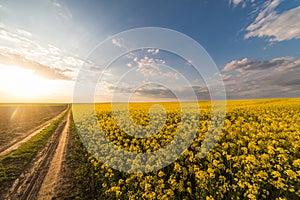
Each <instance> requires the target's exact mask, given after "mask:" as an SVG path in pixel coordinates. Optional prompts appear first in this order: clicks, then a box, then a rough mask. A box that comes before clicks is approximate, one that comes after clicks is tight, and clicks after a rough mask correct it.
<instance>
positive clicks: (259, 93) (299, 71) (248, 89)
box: [222, 56, 300, 98]
mask: <svg viewBox="0 0 300 200" xmlns="http://www.w3.org/2000/svg"><path fill="white" fill-rule="evenodd" d="M222 78H223V81H224V84H225V88H226V92H227V96H228V97H229V98H269V97H297V96H299V95H300V87H299V86H300V85H299V84H300V59H296V58H293V57H288V56H287V57H277V58H273V59H271V60H264V61H259V60H251V59H248V58H244V59H242V60H233V61H231V62H229V63H228V64H226V65H225V67H224V69H223V71H222Z"/></svg>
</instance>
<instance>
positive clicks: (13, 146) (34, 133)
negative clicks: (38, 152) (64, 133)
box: [0, 106, 69, 157]
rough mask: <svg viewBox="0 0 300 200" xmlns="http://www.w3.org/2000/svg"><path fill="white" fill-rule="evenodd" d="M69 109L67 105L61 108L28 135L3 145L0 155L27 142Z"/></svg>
mask: <svg viewBox="0 0 300 200" xmlns="http://www.w3.org/2000/svg"><path fill="white" fill-rule="evenodd" d="M68 109H69V106H68V107H67V108H66V109H65V110H63V111H62V112H61V113H59V114H58V115H56V116H55V117H53V118H52V119H50V120H48V121H46V122H45V123H43V124H42V125H40V126H39V127H38V129H37V130H35V131H33V132H32V133H30V134H29V135H27V136H26V137H25V138H23V139H20V140H19V141H15V142H12V143H11V144H9V145H7V146H6V147H5V149H1V150H0V157H1V156H4V155H7V154H9V153H10V152H12V151H13V150H16V149H17V148H19V147H20V146H21V145H22V144H23V143H25V142H27V141H28V140H30V139H31V138H32V137H33V136H35V135H36V134H38V133H39V132H41V131H42V130H43V129H44V128H46V127H47V126H49V125H50V124H51V123H52V122H54V121H55V120H56V119H58V118H59V117H60V116H62V115H63V113H64V112H65V111H66V110H68Z"/></svg>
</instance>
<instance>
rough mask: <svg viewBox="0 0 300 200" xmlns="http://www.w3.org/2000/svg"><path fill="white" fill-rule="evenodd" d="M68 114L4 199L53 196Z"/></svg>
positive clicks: (66, 131) (62, 152)
mask: <svg viewBox="0 0 300 200" xmlns="http://www.w3.org/2000/svg"><path fill="white" fill-rule="evenodd" d="M70 114H71V111H70V109H69V111H68V113H67V115H66V117H65V118H64V120H63V121H62V122H61V123H60V125H59V126H58V128H57V129H56V131H55V132H54V134H53V135H52V136H51V138H50V140H49V142H48V143H47V145H46V146H45V148H44V149H43V150H42V151H41V152H40V153H39V154H38V156H37V157H36V158H35V159H34V160H33V161H32V164H31V165H30V166H29V167H28V168H27V170H26V171H25V172H23V173H22V174H21V175H20V177H19V178H18V179H16V181H15V182H14V184H13V186H12V187H11V189H10V190H9V192H8V193H7V194H6V195H5V199H12V200H14V199H22V200H23V199H24V200H25V199H26V200H27V199H30V200H32V199H51V198H52V196H53V195H55V186H57V182H58V179H59V173H60V169H61V164H62V161H63V159H64V156H65V150H66V143H67V135H68V128H69V124H70V122H69V121H70ZM56 168H57V169H56ZM51 187H52V188H51Z"/></svg>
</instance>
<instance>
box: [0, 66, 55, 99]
mask: <svg viewBox="0 0 300 200" xmlns="http://www.w3.org/2000/svg"><path fill="white" fill-rule="evenodd" d="M0 87H1V88H0V90H2V91H3V92H6V93H8V94H11V95H13V96H16V97H20V98H24V99H33V98H37V97H41V96H45V95H47V94H48V95H49V92H51V90H53V89H54V88H53V86H52V85H51V84H50V80H47V79H44V78H42V77H40V76H37V75H35V74H34V71H33V70H29V69H24V68H22V67H19V66H8V65H3V64H0Z"/></svg>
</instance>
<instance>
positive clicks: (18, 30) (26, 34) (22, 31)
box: [16, 29, 32, 38]
mask: <svg viewBox="0 0 300 200" xmlns="http://www.w3.org/2000/svg"><path fill="white" fill-rule="evenodd" d="M16 32H17V34H19V35H21V36H24V37H28V38H29V37H31V36H32V34H31V33H30V32H28V31H25V30H22V29H16Z"/></svg>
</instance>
